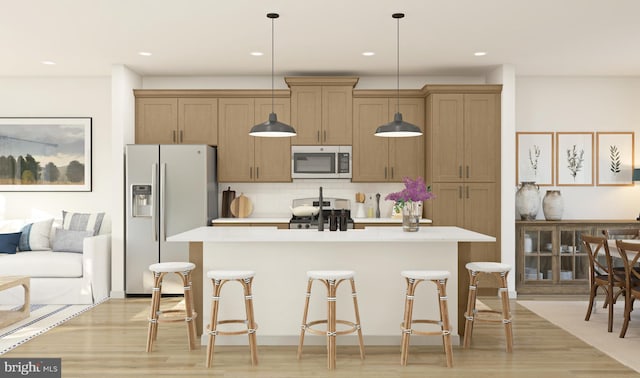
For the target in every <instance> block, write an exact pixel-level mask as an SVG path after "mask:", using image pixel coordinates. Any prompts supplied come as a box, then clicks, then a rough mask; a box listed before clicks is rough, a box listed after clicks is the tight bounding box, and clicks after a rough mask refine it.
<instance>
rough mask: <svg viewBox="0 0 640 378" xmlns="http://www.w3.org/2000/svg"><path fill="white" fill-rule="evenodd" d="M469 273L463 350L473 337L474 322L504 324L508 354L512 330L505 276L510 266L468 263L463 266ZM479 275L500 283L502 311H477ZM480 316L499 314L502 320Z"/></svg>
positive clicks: (511, 342)
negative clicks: (492, 277) (490, 276)
mask: <svg viewBox="0 0 640 378" xmlns="http://www.w3.org/2000/svg"><path fill="white" fill-rule="evenodd" d="M465 267H466V268H467V270H468V271H469V298H468V301H467V311H466V312H465V313H464V317H465V318H466V321H465V327H464V343H463V348H469V347H470V346H471V338H472V336H473V326H474V323H475V322H488V323H502V324H504V332H505V337H506V344H507V345H506V350H507V352H508V353H510V352H511V351H512V350H513V329H512V326H511V309H510V308H509V289H508V287H507V275H508V274H509V272H510V271H511V265H509V264H503V263H498V262H470V263H467V264H466V265H465ZM481 274H484V275H492V276H494V277H495V278H497V279H498V282H500V287H499V288H498V294H499V295H500V299H501V302H502V311H496V310H477V309H476V299H477V292H478V290H477V288H478V282H479V277H480V275H481ZM481 314H501V315H502V319H499V320H498V319H491V318H488V317H482V316H481Z"/></svg>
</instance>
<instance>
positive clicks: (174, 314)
mask: <svg viewBox="0 0 640 378" xmlns="http://www.w3.org/2000/svg"><path fill="white" fill-rule="evenodd" d="M169 314H171V315H169ZM186 317H187V312H186V311H185V310H160V311H158V319H157V320H156V321H157V322H158V323H177V322H184V321H186ZM197 317H198V314H197V313H196V312H195V311H194V312H193V313H192V315H191V320H194V319H195V318H197Z"/></svg>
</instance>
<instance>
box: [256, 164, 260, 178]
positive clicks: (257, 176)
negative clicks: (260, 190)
mask: <svg viewBox="0 0 640 378" xmlns="http://www.w3.org/2000/svg"><path fill="white" fill-rule="evenodd" d="M259 178H260V167H256V180H257V179H259Z"/></svg>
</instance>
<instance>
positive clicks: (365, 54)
mask: <svg viewBox="0 0 640 378" xmlns="http://www.w3.org/2000/svg"><path fill="white" fill-rule="evenodd" d="M362 55H364V56H374V55H376V53H374V52H373V51H365V52H363V53H362Z"/></svg>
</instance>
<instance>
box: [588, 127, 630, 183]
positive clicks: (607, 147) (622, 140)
mask: <svg viewBox="0 0 640 378" xmlns="http://www.w3.org/2000/svg"><path fill="white" fill-rule="evenodd" d="M634 138H635V135H634V132H633V131H626V132H625V131H620V132H597V133H596V185H599V186H628V185H633V168H634V162H635V160H634V150H635V149H634Z"/></svg>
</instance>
